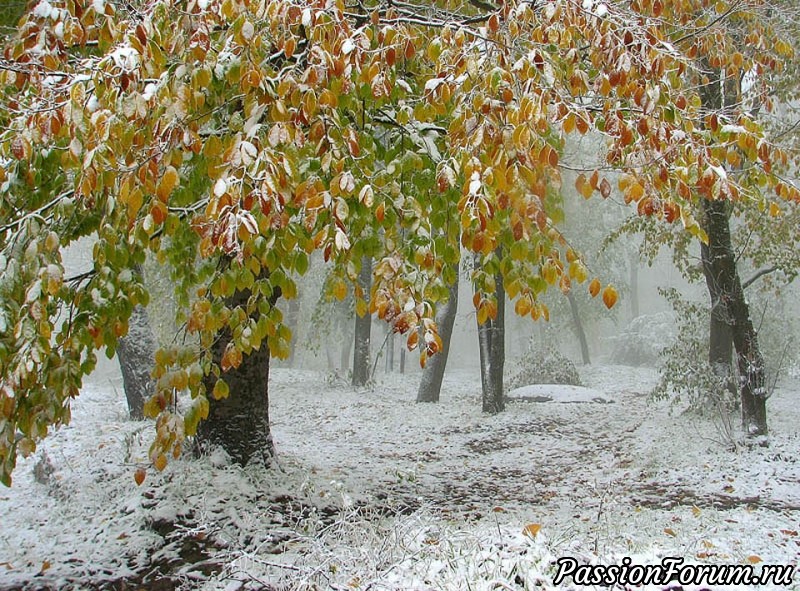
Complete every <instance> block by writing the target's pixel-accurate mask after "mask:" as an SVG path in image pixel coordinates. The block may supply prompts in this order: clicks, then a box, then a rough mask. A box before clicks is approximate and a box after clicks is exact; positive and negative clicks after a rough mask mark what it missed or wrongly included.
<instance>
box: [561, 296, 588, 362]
mask: <svg viewBox="0 0 800 591" xmlns="http://www.w3.org/2000/svg"><path fill="white" fill-rule="evenodd" d="M567 300H569V309H570V312H572V321H573V322H574V323H575V333H576V334H577V335H578V341H579V342H580V344H581V358H582V359H583V364H584V365H589V364H590V363H591V362H592V360H591V359H590V358H589V343H588V342H587V341H586V332H585V331H584V330H583V322H581V315H580V313H579V312H578V302H576V301H575V295H574V294H573V293H572V292H571V291H569V292H567Z"/></svg>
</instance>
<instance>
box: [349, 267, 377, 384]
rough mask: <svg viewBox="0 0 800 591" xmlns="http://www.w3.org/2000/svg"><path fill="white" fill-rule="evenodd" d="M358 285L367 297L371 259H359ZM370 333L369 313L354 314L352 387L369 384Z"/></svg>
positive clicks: (370, 317)
mask: <svg viewBox="0 0 800 591" xmlns="http://www.w3.org/2000/svg"><path fill="white" fill-rule="evenodd" d="M358 284H359V286H361V289H362V290H363V291H364V296H365V297H367V296H368V295H369V291H370V288H371V287H372V259H371V258H369V257H363V258H362V259H361V271H359V273H358ZM371 331H372V316H371V315H370V314H369V312H367V313H365V314H364V315H363V316H359V315H358V314H356V328H355V337H354V344H353V386H356V387H360V386H366V385H367V383H368V382H369V369H370V363H369V357H370V338H371Z"/></svg>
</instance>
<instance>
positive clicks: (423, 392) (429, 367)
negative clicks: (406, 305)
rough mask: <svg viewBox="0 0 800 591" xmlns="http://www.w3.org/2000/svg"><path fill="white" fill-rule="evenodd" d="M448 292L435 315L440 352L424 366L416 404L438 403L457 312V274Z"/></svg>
mask: <svg viewBox="0 0 800 591" xmlns="http://www.w3.org/2000/svg"><path fill="white" fill-rule="evenodd" d="M449 291H450V295H449V296H448V299H447V302H446V303H445V304H444V305H443V306H441V307H440V308H439V311H438V313H437V314H436V325H437V326H438V327H439V336H440V337H441V338H442V350H441V351H439V352H438V353H437V354H436V355H434V356H433V357H431V358H430V359H428V363H427V364H426V365H425V369H424V370H423V372H422V380H421V381H420V383H419V390H418V391H417V402H439V395H440V393H441V391H442V380H443V379H444V370H445V367H446V366H447V358H448V355H449V354H450V340H451V337H452V336H453V325H454V324H455V321H456V312H457V311H458V273H456V279H455V281H454V282H453V284H452V285H451V286H450V289H449Z"/></svg>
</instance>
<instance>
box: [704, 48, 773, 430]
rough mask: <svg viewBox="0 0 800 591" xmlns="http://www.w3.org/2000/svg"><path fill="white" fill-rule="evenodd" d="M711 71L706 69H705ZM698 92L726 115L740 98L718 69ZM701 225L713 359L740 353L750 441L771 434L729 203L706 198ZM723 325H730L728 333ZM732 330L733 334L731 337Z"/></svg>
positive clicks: (734, 82) (716, 362)
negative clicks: (704, 238) (709, 300)
mask: <svg viewBox="0 0 800 591" xmlns="http://www.w3.org/2000/svg"><path fill="white" fill-rule="evenodd" d="M704 66H706V67H708V64H707V63H706V64H704ZM709 72H712V73H713V75H711V76H709V81H708V83H707V84H705V85H704V86H703V87H702V88H701V89H700V95H701V98H702V101H703V106H704V107H705V108H707V109H708V110H725V109H729V108H730V107H732V106H733V105H734V104H735V103H736V101H737V100H738V98H739V83H740V81H739V79H738V77H736V76H728V77H727V78H723V73H722V72H721V71H720V70H719V69H711V68H709ZM701 207H702V213H703V218H702V225H703V229H704V230H705V232H706V234H707V235H708V244H707V245H704V247H703V249H704V251H703V253H702V257H703V271H704V274H705V277H706V284H707V285H708V290H709V294H710V295H711V311H712V313H711V336H710V339H709V360H710V361H711V363H712V367H714V371H715V372H724V371H725V365H726V363H728V364H729V363H730V362H729V361H727V362H726V359H729V357H728V355H729V349H730V344H729V340H728V339H730V340H732V341H733V348H734V349H735V351H736V367H737V369H738V372H739V395H740V399H741V403H742V427H743V428H744V431H745V433H746V434H747V435H748V436H751V437H757V436H764V435H767V433H768V430H767V408H766V404H767V388H766V371H765V367H764V358H763V356H762V354H761V349H760V348H759V345H758V336H757V334H756V330H755V328H754V326H753V321H752V319H751V318H750V307H749V305H748V303H747V300H746V299H745V296H744V289H743V288H742V282H741V279H740V277H739V271H738V269H737V268H736V254H735V252H734V250H733V243H732V242H731V229H730V216H731V207H730V203H729V202H728V201H727V200H724V199H722V200H709V199H704V200H703V201H702V203H701ZM723 325H727V328H726V327H725V326H723ZM728 331H729V332H728Z"/></svg>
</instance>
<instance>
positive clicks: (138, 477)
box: [133, 468, 147, 486]
mask: <svg viewBox="0 0 800 591" xmlns="http://www.w3.org/2000/svg"><path fill="white" fill-rule="evenodd" d="M145 476H147V472H145V471H144V468H139V469H138V470H136V472H135V473H134V474H133V479H134V480H135V481H136V484H137V485H138V486H141V484H142V482H144V477H145Z"/></svg>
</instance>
